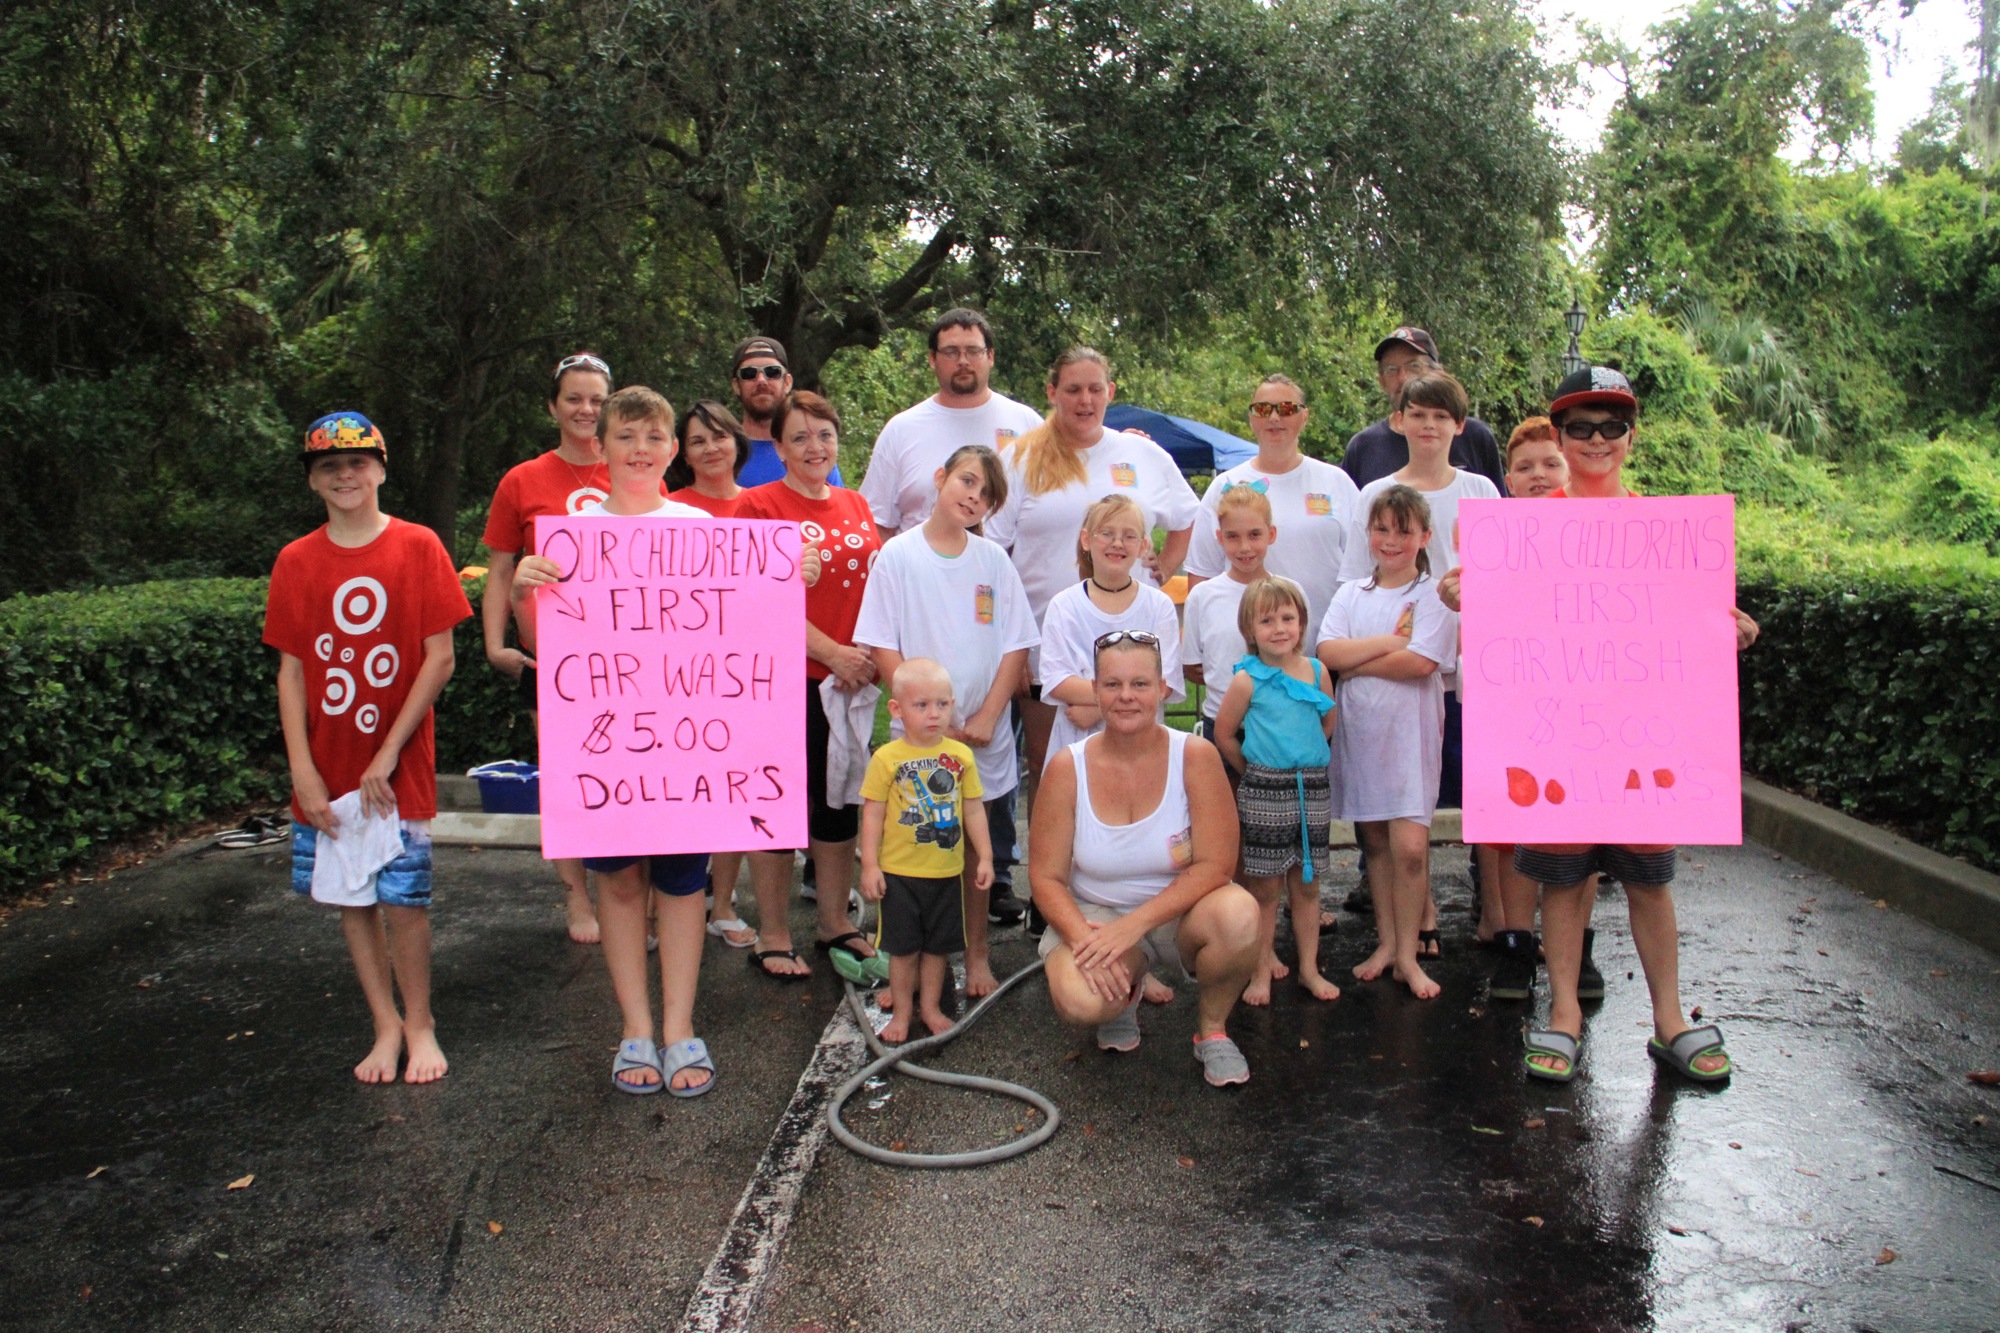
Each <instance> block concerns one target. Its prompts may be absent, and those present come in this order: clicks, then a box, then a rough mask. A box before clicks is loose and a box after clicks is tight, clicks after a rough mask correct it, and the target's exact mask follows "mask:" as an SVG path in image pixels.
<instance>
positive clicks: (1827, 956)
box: [1819, 949, 1832, 958]
mask: <svg viewBox="0 0 2000 1333" xmlns="http://www.w3.org/2000/svg"><path fill="white" fill-rule="evenodd" d="M1819 956H1820V957H1821V958H1830V957H1832V955H1831V954H1829V953H1828V952H1827V951H1826V950H1824V949H1821V950H1819Z"/></svg>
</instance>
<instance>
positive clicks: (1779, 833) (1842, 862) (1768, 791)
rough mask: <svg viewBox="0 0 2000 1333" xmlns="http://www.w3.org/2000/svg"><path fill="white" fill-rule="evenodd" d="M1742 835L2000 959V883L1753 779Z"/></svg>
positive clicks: (1748, 781)
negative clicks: (1999, 956)
mask: <svg viewBox="0 0 2000 1333" xmlns="http://www.w3.org/2000/svg"><path fill="white" fill-rule="evenodd" d="M1743 833H1744V836H1745V837H1749V838H1754V839H1756V840H1757V841H1758V842H1761V843H1763V844H1764V845H1765V846H1766V847H1769V848H1770V849H1771V850H1772V851H1776V852H1783V853H1784V854H1785V855H1787V856H1789V857H1791V858H1792V859H1793V860H1796V861H1800V862H1803V863H1804V864H1806V865H1809V866H1811V867H1812V868H1813V869H1815V870H1819V871H1823V872H1824V873H1826V874H1828V875H1831V876H1833V878H1835V879H1837V880H1839V881H1840V882H1841V883H1843V884H1846V885H1847V886H1849V887H1850V888H1852V889H1854V890H1856V891H1857V892H1860V893H1863V894H1866V895H1867V896H1868V897H1870V898H1880V899H1885V900H1886V901H1887V902H1888V903H1889V905H1890V906H1892V907H1895V908H1897V909H1898V910H1900V911H1904V912H1908V913H1909V914H1910V915H1911V916H1914V917H1918V918H1920V919H1922V920H1924V921H1928V922H1930V923H1931V924H1932V925H1934V926H1937V927H1939V928H1940V929H1943V930H1948V931H1950V932H1951V933H1952V934H1954V935H1956V936H1958V937H1959V938H1960V939H1963V940H1969V941H1971V942H1972V943H1974V944H1977V945H1978V946H1979V947H1981V948H1982V949H1988V950H1991V951H1992V952H1995V953H2000V875H1991V874H1988V873H1987V872H1986V871H1984V870H1979V869H1976V868H1974V867H1972V866H1969V865H1967V864H1965V862H1963V861H1954V860H1952V859H1951V858H1950V857H1948V856H1943V855H1940V854H1939V853H1937V852H1934V851H1931V850H1930V849H1929V848H1927V847H1919V846H1918V845H1917V844H1916V843H1913V842H1911V841H1909V840H1908V839H1907V838H1899V837H1897V836H1896V835H1895V834H1893V833H1887V832H1884V831H1883V830H1881V829H1878V828H1876V827H1875V826H1874V825H1872V824H1864V823H1862V822H1861V821H1860V820H1858V819H1855V818H1854V817H1853V816H1851V815H1844V814H1841V813H1840V812H1839V811H1838V810H1829V809H1828V808H1827V807H1825V806H1823V805H1818V804H1815V803H1814V802H1812V801H1808V800H1806V799H1805V798H1804V797H1803V796H1794V795H1792V794H1791V793H1790V792H1787V791H1780V790H1778V789H1777V788H1776V787H1772V786H1769V785H1768V784H1766V783H1762V782H1758V781H1756V780H1755V779H1754V778H1748V777H1746V778H1744V779H1743Z"/></svg>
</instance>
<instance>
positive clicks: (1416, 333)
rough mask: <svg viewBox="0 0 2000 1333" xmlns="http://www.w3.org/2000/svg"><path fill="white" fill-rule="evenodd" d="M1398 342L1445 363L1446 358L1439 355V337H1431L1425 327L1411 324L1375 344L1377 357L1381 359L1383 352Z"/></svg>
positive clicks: (1439, 362)
mask: <svg viewBox="0 0 2000 1333" xmlns="http://www.w3.org/2000/svg"><path fill="white" fill-rule="evenodd" d="M1397 343H1402V344H1403V345H1404V346H1405V347H1413V348H1415V349H1416V350H1417V351H1419V352H1422V353H1423V354H1424V355H1425V356H1427V357H1429V358H1430V359H1431V360H1433V361H1435V362H1437V363H1438V364H1440V365H1442V364H1444V358H1443V357H1441V356H1439V355H1438V345H1437V339H1435V338H1433V337H1431V335H1430V334H1429V333H1427V332H1425V331H1424V330H1423V329H1419V328H1416V327H1414V326H1412V325H1409V324H1405V325H1403V326H1402V327H1401V328H1399V329H1397V330H1396V331H1395V332H1394V333H1392V334H1390V335H1389V336H1388V337H1386V338H1384V339H1383V340H1382V341H1381V342H1378V343H1376V344H1375V359H1376V360H1377V361H1380V360H1381V359H1382V353H1384V352H1386V351H1388V350H1389V349H1390V348H1391V347H1394V346H1395V345H1396V344H1397Z"/></svg>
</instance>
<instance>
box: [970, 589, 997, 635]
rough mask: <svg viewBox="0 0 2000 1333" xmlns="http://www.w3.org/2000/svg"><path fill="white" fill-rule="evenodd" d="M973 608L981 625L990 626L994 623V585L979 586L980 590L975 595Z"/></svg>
mask: <svg viewBox="0 0 2000 1333" xmlns="http://www.w3.org/2000/svg"><path fill="white" fill-rule="evenodd" d="M972 607H973V613H974V614H975V615H977V616H978V617H979V623H980V624H982V625H990V624H992V623H993V585H992V584H990V583H982V584H980V585H979V587H978V589H977V590H976V591H975V592H974V594H973V599H972Z"/></svg>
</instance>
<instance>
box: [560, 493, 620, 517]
mask: <svg viewBox="0 0 2000 1333" xmlns="http://www.w3.org/2000/svg"><path fill="white" fill-rule="evenodd" d="M608 498H609V497H607V496H606V495H605V493H604V492H603V491H600V490H598V489H597V488H596V487H595V486H584V487H581V488H579V489H577V490H574V491H571V492H570V493H569V499H567V500H565V501H564V502H563V503H564V506H565V507H566V508H568V510H569V512H570V513H572V514H589V513H594V512H596V510H597V509H598V508H600V507H601V506H602V505H603V504H604V502H605V500H606V499H608Z"/></svg>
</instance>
